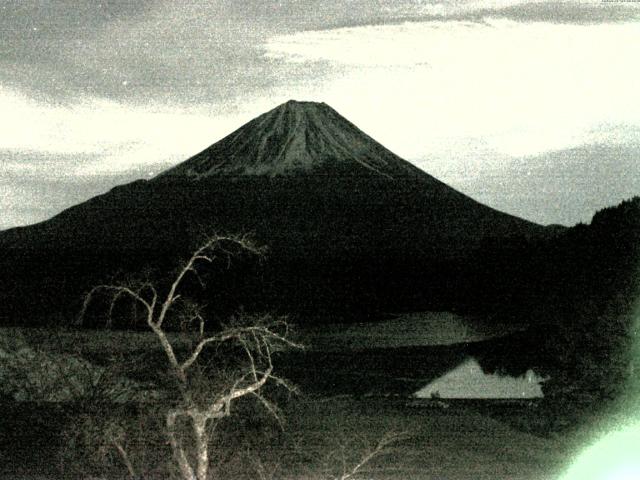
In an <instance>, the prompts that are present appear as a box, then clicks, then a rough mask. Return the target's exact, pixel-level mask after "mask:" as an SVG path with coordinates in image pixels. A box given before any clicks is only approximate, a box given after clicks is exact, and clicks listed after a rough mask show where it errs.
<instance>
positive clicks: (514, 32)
mask: <svg viewBox="0 0 640 480" xmlns="http://www.w3.org/2000/svg"><path fill="white" fill-rule="evenodd" d="M639 40H640V23H620V24H605V25H559V24H553V23H543V22H535V23H521V22H516V21H512V20H505V19H485V21H484V22H483V23H478V22H468V21H457V22H451V21H449V22H417V23H416V22H411V23H403V24H397V25H383V26H366V27H352V28H342V29H335V30H328V31H311V32H300V33H296V34H293V35H286V36H277V37H273V38H272V39H271V40H270V41H269V42H268V43H267V45H266V55H267V56H270V57H273V58H278V59H279V60H280V61H287V62H291V63H292V64H313V63H314V62H322V61H324V62H329V63H332V64H335V65H340V68H339V69H338V70H336V73H335V74H334V75H332V76H327V78H325V82H324V84H323V85H322V86H321V87H319V88H317V89H313V90H312V89H306V91H307V96H311V97H315V98H322V99H324V100H325V101H327V102H328V103H330V104H331V105H333V106H335V107H336V108H337V109H338V110H339V111H341V112H342V113H344V114H347V116H348V117H349V118H351V119H352V120H353V121H354V122H355V123H356V124H358V125H361V126H362V127H363V128H364V129H365V130H366V131H367V132H368V133H370V134H372V135H373V136H374V137H376V138H380V140H382V141H383V143H386V144H387V145H388V146H390V147H391V148H392V149H394V150H396V151H397V152H398V153H400V154H401V155H403V156H405V157H408V158H409V159H418V158H420V157H424V156H425V155H427V154H430V153H433V152H437V151H438V150H442V149H443V146H444V148H445V149H446V148H447V147H446V146H447V145H450V144H452V143H461V144H469V142H470V141H474V142H475V143H483V144H484V145H485V146H486V148H487V149H488V150H490V151H493V152H496V153H498V154H503V155H507V156H514V157H520V156H527V155H538V154H541V153H543V152H546V151H553V150H560V149H563V148H569V147H574V146H578V145H582V144H584V143H588V142H590V141H591V135H592V132H593V131H594V129H596V128H597V127H598V125H601V124H603V123H617V124H628V125H640V109H639V108H638V106H639V105H640V91H639V90H638V89H637V86H636V82H635V78H637V75H638V73H639V72H638V63H637V60H636V58H637V52H636V46H637V44H638V41H639ZM301 90H303V89H301ZM389 119H394V120H393V122H389ZM467 153H468V154H473V152H467Z"/></svg>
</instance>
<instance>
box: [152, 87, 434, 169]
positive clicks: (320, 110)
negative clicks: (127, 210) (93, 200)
mask: <svg viewBox="0 0 640 480" xmlns="http://www.w3.org/2000/svg"><path fill="white" fill-rule="evenodd" d="M345 170H351V172H350V173H351V174H364V173H372V174H378V175H382V176H385V177H388V178H397V177H400V176H406V175H412V174H413V175H417V174H419V173H423V172H421V171H420V170H418V169H417V168H416V167H414V166H413V165H411V164H410V163H408V162H406V161H404V160H402V159H401V158H400V157H398V156H397V155H395V154H394V153H392V152H390V151H389V150H387V149H386V148H384V147H383V146H382V145H380V144H379V143H378V142H376V141H375V140H373V139H372V138H370V137H369V136H367V135H366V134H365V133H364V132H362V131H361V130H359V129H358V128H357V127H356V126H355V125H353V124H352V123H351V122H349V121H348V120H347V119H345V118H344V117H342V116H341V115H340V114H338V113H337V112H336V111H335V110H334V109H333V108H331V107H329V106H328V105H326V104H324V103H315V102H298V101H295V100H290V101H288V102H287V103H284V104H282V105H280V106H278V107H276V108H274V109H273V110H271V111H269V112H267V113H264V114H263V115H260V116H259V117H257V118H255V119H254V120H252V121H250V122H249V123H247V124H245V125H244V126H242V127H240V128H239V129H238V130H236V131H235V132H233V133H231V134H230V135H228V136H227V137H225V138H223V139H222V140H220V141H219V142H217V143H215V144H214V145H212V146H211V147H209V148H207V149H206V150H204V151H203V152H201V153H199V154H198V155H195V156H194V157H192V158H191V159H189V160H187V161H186V162H184V163H181V164H180V165H178V166H176V167H174V168H172V169H170V170H168V171H166V172H164V173H163V174H161V175H160V177H166V176H187V177H206V176H213V175H265V176H276V175H300V174H309V173H313V174H318V173H324V174H331V173H334V174H335V173H338V172H340V173H341V174H344V173H345Z"/></svg>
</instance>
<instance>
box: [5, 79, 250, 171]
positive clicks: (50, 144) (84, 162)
mask: <svg viewBox="0 0 640 480" xmlns="http://www.w3.org/2000/svg"><path fill="white" fill-rule="evenodd" d="M0 111H2V112H3V116H2V117H1V118H0V131H2V132H3V135H2V137H0V151H4V152H5V154H4V156H3V157H2V162H3V168H4V169H5V170H7V169H11V171H13V172H19V171H20V170H22V171H23V172H28V171H30V170H34V169H35V170H36V171H37V172H38V174H39V175H41V176H43V177H47V176H49V175H50V174H52V173H55V172H57V171H59V170H58V169H59V165H58V163H57V162H58V159H59V158H64V159H65V173H66V174H67V175H73V174H78V175H92V174H102V175H104V174H114V173H119V172H123V171H140V170H142V169H149V168H153V167H158V166H162V165H164V166H167V165H170V164H172V163H175V162H176V161H177V160H182V159H184V158H185V156H187V155H189V154H195V153H197V151H198V149H199V148H204V147H206V146H208V145H209V144H210V143H211V142H212V140H214V139H217V138H219V137H221V136H222V135H223V134H225V133H228V132H230V131H231V130H232V129H233V127H235V125H236V124H237V122H238V120H237V119H236V118H235V117H234V116H232V115H231V116H230V115H224V114H223V115H215V113H216V112H214V111H198V110H197V109H186V108H183V107H180V106H173V107H171V106H164V105H163V106H153V105H151V106H140V105H130V104H123V103H117V102H114V101H110V100H105V99H99V98H87V99H85V100H83V101H80V102H77V103H74V104H71V105H69V104H66V105H61V104H52V103H45V102H38V101H36V100H33V99H31V98H29V97H27V96H25V95H22V94H20V93H17V92H15V91H11V90H7V89H1V88H0ZM10 152H14V153H16V152H18V153H31V155H30V156H28V157H25V156H24V155H23V156H21V157H20V159H19V160H15V159H11V158H8V157H9V153H10ZM70 158H71V159H75V161H69V159H70Z"/></svg>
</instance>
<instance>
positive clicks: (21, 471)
mask: <svg viewBox="0 0 640 480" xmlns="http://www.w3.org/2000/svg"><path fill="white" fill-rule="evenodd" d="M0 339H2V342H0V350H1V351H0V367H2V365H3V364H2V362H3V361H4V362H5V364H6V362H7V358H11V355H14V354H17V353H16V352H23V353H22V355H26V354H24V352H28V351H31V350H33V351H37V352H47V353H48V354H49V355H54V354H55V355H57V356H55V358H57V359H62V360H61V361H67V359H68V358H81V359H82V360H83V361H86V362H88V363H87V365H90V367H89V366H86V365H85V370H86V369H89V370H91V369H93V368H97V369H104V370H98V371H99V372H104V371H110V370H109V368H110V365H111V364H112V363H113V362H117V364H118V368H117V369H116V373H117V375H122V376H125V377H126V378H127V379H128V380H130V381H131V382H138V383H136V385H137V384H141V385H146V384H147V383H152V384H153V383H154V382H155V383H158V382H157V381H158V380H161V379H162V375H163V365H164V363H163V362H164V359H163V357H162V352H161V351H159V349H158V347H157V346H156V343H155V339H154V338H153V337H152V336H151V335H149V334H146V333H129V332H110V331H107V332H95V331H93V332H92V331H84V332H76V331H50V330H28V331H26V330H17V329H5V330H3V331H2V332H0ZM174 340H176V342H177V343H180V342H186V341H187V340H186V339H185V338H182V337H176V338H175V339H174ZM465 354H466V352H465V349H464V347H461V346H459V345H448V346H447V345H445V346H439V347H404V348H383V349H374V350H370V351H362V350H359V349H357V350H353V351H349V350H343V351H339V352H336V351H332V352H331V351H329V352H326V351H322V350H319V349H317V348H316V349H310V350H309V351H306V352H299V353H295V354H294V353H286V352H285V353H282V354H280V355H279V356H278V357H277V358H276V360H277V364H276V369H278V371H279V372H280V373H281V374H282V375H284V376H286V377H289V378H291V379H292V380H294V381H296V382H297V383H298V384H299V385H300V387H301V390H302V394H301V395H299V396H295V397H292V398H289V397H277V395H278V394H277V393H274V395H276V399H277V400H278V404H279V405H280V406H281V408H282V411H283V417H284V418H286V424H285V425H284V429H282V430H281V429H280V427H279V426H278V424H277V423H276V422H275V421H274V420H273V419H272V418H271V417H270V416H269V415H267V414H266V413H265V412H264V410H262V409H260V408H258V407H257V406H256V404H255V402H253V403H252V402H250V401H246V402H244V401H243V402H242V403H239V404H238V407H237V410H236V414H235V415H233V416H232V417H230V418H228V419H225V420H224V421H223V422H221V423H220V424H219V425H218V427H217V428H216V431H215V433H214V434H213V437H212V438H213V442H214V444H215V448H214V455H213V458H214V462H213V463H214V466H215V468H214V471H217V473H218V475H219V477H218V478H233V479H236V478H238V479H243V478H247V479H249V478H258V479H273V480H275V479H330V478H340V476H341V475H342V474H343V469H344V468H346V469H347V470H348V468H349V466H353V465H357V464H358V462H359V461H360V460H361V459H362V458H363V456H366V454H367V452H369V451H371V449H373V448H374V447H375V445H376V443H377V442H378V441H379V440H380V439H382V438H385V436H386V435H389V434H391V433H397V434H402V435H401V438H399V439H398V441H397V442H396V443H394V444H392V445H390V446H389V448H387V449H385V452H384V455H380V456H378V457H376V458H374V459H373V460H371V461H370V462H368V463H367V464H366V465H365V466H364V467H363V469H362V470H361V471H360V472H359V474H360V475H359V476H357V477H355V478H360V479H362V480H364V479H375V480H378V479H379V480H387V479H388V480H401V479H418V480H421V479H425V480H463V479H464V480H466V479H469V480H471V479H491V480H500V479H546V478H549V479H552V478H557V475H558V474H559V472H561V471H562V470H563V469H564V468H566V466H567V465H568V463H569V462H570V458H571V454H572V452H573V451H575V447H576V445H578V444H580V438H581V437H580V435H581V434H580V433H579V432H577V433H576V432H574V433H573V434H571V435H569V434H566V435H548V434H546V433H547V432H544V429H539V428H536V425H538V424H540V423H542V424H544V421H542V420H544V417H545V415H547V414H548V412H547V411H546V410H545V409H544V408H537V407H536V404H526V403H524V404H515V405H513V404H512V405H506V404H500V403H498V402H494V403H491V402H448V408H442V406H439V405H438V404H436V403H431V402H429V401H416V400H415V399H412V398H411V397H410V396H409V394H410V393H411V392H412V391H415V390H414V389H415V387H416V386H419V385H420V384H421V382H423V381H424V380H425V379H426V378H429V377H430V376H432V375H434V374H436V373H437V371H438V370H440V369H442V368H445V367H446V365H447V364H448V363H452V364H453V363H455V362H456V361H457V359H458V358H459V357H460V356H463V355H465ZM60 355H62V356H60ZM64 355H68V356H69V357H65V356H64ZM25 358H27V359H33V358H36V359H39V358H40V357H34V356H30V355H26V356H25ZM47 358H54V357H51V356H50V357H47ZM438 362H439V363H438ZM436 364H437V365H439V366H437V365H436ZM20 365H22V364H20ZM27 365H28V364H27ZM83 365H84V364H83ZM443 365H444V366H445V367H443ZM33 369H34V370H35V369H37V365H35V366H33ZM2 371H3V370H2V369H1V368H0V373H1V372H2ZM91 371H93V370H91ZM5 377H6V370H5ZM91 378H93V377H91ZM100 378H102V377H100ZM5 380H7V379H6V378H4V379H3V381H5ZM159 384H161V382H159ZM109 385H111V384H109ZM158 388H160V389H161V387H158ZM33 400H37V399H33ZM1 403H2V404H1V405H0V408H2V412H3V418H2V425H1V430H0V465H1V467H0V476H1V477H2V478H6V479H9V478H20V477H22V478H30V479H35V478H89V477H90V476H91V475H93V476H94V477H96V476H97V477H98V478H100V476H101V475H104V477H103V478H107V477H109V478H124V477H126V470H124V469H123V467H122V465H121V463H120V462H119V461H118V458H117V456H115V455H114V452H113V449H112V448H111V449H110V447H109V445H108V442H107V444H106V445H105V444H101V439H102V440H104V438H105V437H104V433H101V432H104V431H105V430H104V427H105V425H111V424H112V423H113V424H118V425H121V426H124V430H125V431H126V432H127V433H126V435H125V434H123V435H125V436H124V437H122V438H124V439H125V440H123V441H126V444H127V448H130V449H131V452H132V453H131V455H132V458H133V459H134V461H135V462H136V463H137V464H138V465H139V468H140V470H141V471H144V472H146V475H145V476H144V478H168V477H169V476H170V475H171V467H170V466H169V464H170V463H171V462H170V460H171V454H170V451H169V449H168V447H167V445H166V442H165V439H164V436H163V432H162V427H161V415H160V414H159V412H161V406H162V402H161V401H159V400H157V399H156V400H155V401H149V402H146V403H145V402H142V403H140V402H139V401H138V402H131V401H129V402H128V401H120V402H116V403H109V402H108V401H105V400H104V398H102V399H100V398H99V397H96V396H95V394H93V395H80V396H79V397H78V398H76V399H74V400H73V401H66V402H40V401H23V402H16V401H14V399H12V398H11V396H10V395H8V394H7V392H5V395H4V396H3V397H2V400H1ZM110 422H111V423H110ZM101 429H102V430H101ZM532 432H533V433H532ZM102 443H104V442H102ZM343 465H345V466H344V467H343Z"/></svg>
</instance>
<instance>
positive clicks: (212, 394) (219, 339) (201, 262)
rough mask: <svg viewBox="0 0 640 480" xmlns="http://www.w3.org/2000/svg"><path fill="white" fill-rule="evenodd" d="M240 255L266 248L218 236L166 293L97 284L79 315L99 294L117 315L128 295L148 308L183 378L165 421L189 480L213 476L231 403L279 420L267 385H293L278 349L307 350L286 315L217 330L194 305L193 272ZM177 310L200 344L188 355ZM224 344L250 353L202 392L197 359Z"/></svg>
mask: <svg viewBox="0 0 640 480" xmlns="http://www.w3.org/2000/svg"><path fill="white" fill-rule="evenodd" d="M239 252H249V253H252V254H255V255H262V254H263V249H262V248H260V247H258V246H256V245H255V244H254V243H253V242H252V241H251V240H250V239H248V238H247V237H242V236H213V237H211V238H209V239H208V240H207V241H205V242H204V243H203V244H202V245H201V246H200V247H199V248H197V249H196V250H195V251H194V252H193V254H192V255H191V257H190V258H189V259H188V260H187V261H186V262H185V263H184V264H183V265H182V266H181V267H180V268H179V270H178V271H177V273H176V275H175V277H174V278H173V281H172V283H171V284H170V285H169V286H168V287H167V288H166V289H165V290H166V293H161V290H160V288H159V287H157V286H156V284H154V282H151V281H129V282H127V283H125V284H103V285H97V286H95V287H94V288H92V289H91V291H90V292H89V293H88V294H87V296H86V297H85V301H84V305H83V308H82V311H81V314H80V319H81V321H82V319H83V318H84V316H85V314H86V310H87V307H88V306H89V304H90V303H91V301H92V300H93V298H94V297H95V296H96V295H98V294H106V295H107V297H108V299H109V316H110V317H111V315H112V313H113V311H114V306H115V304H116V302H118V301H119V300H121V299H124V298H128V299H129V300H131V301H133V302H134V303H135V304H138V305H139V306H140V307H141V309H142V310H143V311H144V312H145V315H144V318H145V321H146V325H147V326H148V327H149V329H150V330H151V331H152V332H153V333H154V335H155V337H156V338H157V340H158V342H159V343H160V346H161V347H162V350H163V351H164V353H165V356H166V359H167V362H168V365H169V370H170V371H171V373H172V375H173V376H174V377H175V379H176V380H177V382H176V385H177V387H178V388H177V390H178V391H179V394H178V395H177V397H178V401H176V402H175V403H172V404H171V405H168V409H167V412H166V417H165V425H166V431H167V435H168V440H169V444H170V445H171V449H172V452H173V456H174V459H175V461H176V463H177V467H178V470H179V472H180V475H181V477H182V478H183V479H184V480H205V479H208V478H209V466H210V458H209V431H210V428H209V427H210V424H211V423H214V422H216V421H218V420H220V419H222V418H224V417H227V416H229V415H231V407H232V404H233V403H234V402H235V401H236V400H238V399H239V398H241V397H246V396H253V397H255V398H257V399H258V400H259V401H260V402H261V403H262V404H263V405H264V406H265V407H266V408H267V410H268V411H269V412H270V413H272V414H273V415H274V416H276V417H277V418H279V413H278V410H277V407H276V405H275V404H273V403H272V402H270V401H269V400H268V399H267V398H266V397H265V396H264V395H263V394H262V393H261V390H262V389H263V387H264V386H265V385H266V384H267V383H268V382H274V383H276V384H278V385H280V386H284V387H285V388H288V389H292V387H291V386H290V385H289V384H288V383H287V382H286V381H284V380H283V379H281V378H278V377H276V376H275V375H274V371H273V370H274V368H273V362H272V360H273V353H274V352H275V351H277V350H278V349H282V348H291V347H293V348H300V345H298V344H297V343H295V342H294V341H292V340H291V339H290V335H289V328H288V324H287V322H286V321H285V319H283V318H281V317H275V318H274V317H272V316H270V315H263V316H259V317H249V318H244V317H241V318H239V319H235V321H234V322H232V323H231V324H228V325H226V326H223V328H222V329H221V330H218V331H217V332H215V333H212V332H210V331H209V329H208V328H207V325H206V318H205V315H204V313H203V311H202V309H201V308H199V306H198V305H197V304H193V303H189V302H187V301H186V299H184V298H183V297H182V294H181V293H180V291H181V287H183V284H184V283H185V280H186V279H187V278H188V277H189V276H192V277H193V278H194V279H195V280H197V281H198V282H200V283H201V284H203V282H202V278H201V276H200V273H201V269H202V267H203V266H205V265H211V264H213V263H214V262H216V261H218V260H223V261H225V262H227V264H228V263H229V262H230V261H231V258H232V257H233V256H234V255H235V254H237V253H239ZM178 307H180V308H178ZM172 314H176V315H179V316H180V317H181V318H180V320H181V323H182V325H183V326H190V327H192V328H191V330H190V332H191V339H192V340H193V341H192V343H191V344H190V345H189V347H188V348H186V352H185V351H183V350H184V349H182V350H180V349H178V348H177V342H178V340H177V337H176V336H174V335H172V334H168V333H167V328H166V325H167V323H168V318H169V317H170V316H171V315H172ZM223 344H225V345H228V344H231V345H234V346H236V347H237V348H238V349H239V351H240V352H242V353H243V357H244V362H243V363H242V365H241V367H240V368H239V369H237V370H236V371H234V373H233V375H232V376H231V378H229V379H228V381H227V382H226V383H223V384H222V385H220V384H218V387H217V388H215V389H211V390H208V391H204V392H203V391H202V390H203V389H202V383H200V384H199V385H198V381H197V378H201V377H198V374H199V373H201V369H198V368H197V367H198V362H199V360H200V359H201V358H202V356H203V352H204V351H205V350H206V349H208V348H211V347H215V348H218V347H220V346H221V345H223ZM204 368H206V369H209V370H212V369H213V370H216V365H210V364H209V365H207V366H206V367H204ZM220 370H222V367H220ZM214 373H221V372H220V371H217V372H214ZM180 422H186V423H187V424H188V425H189V426H190V432H191V435H192V437H193V439H192V443H193V445H194V449H195V453H194V452H190V451H189V450H190V449H189V448H188V447H187V446H186V445H187V443H186V439H185V438H183V437H182V435H181V434H180V432H181V430H180V428H179V423H180ZM116 448H118V452H119V453H120V455H121V456H122V458H123V459H124V460H125V464H126V466H127V469H128V471H129V473H130V474H131V475H133V471H134V468H133V466H132V465H131V462H130V461H129V459H128V458H127V456H126V452H123V451H122V450H123V449H122V445H121V444H120V443H117V442H116Z"/></svg>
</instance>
